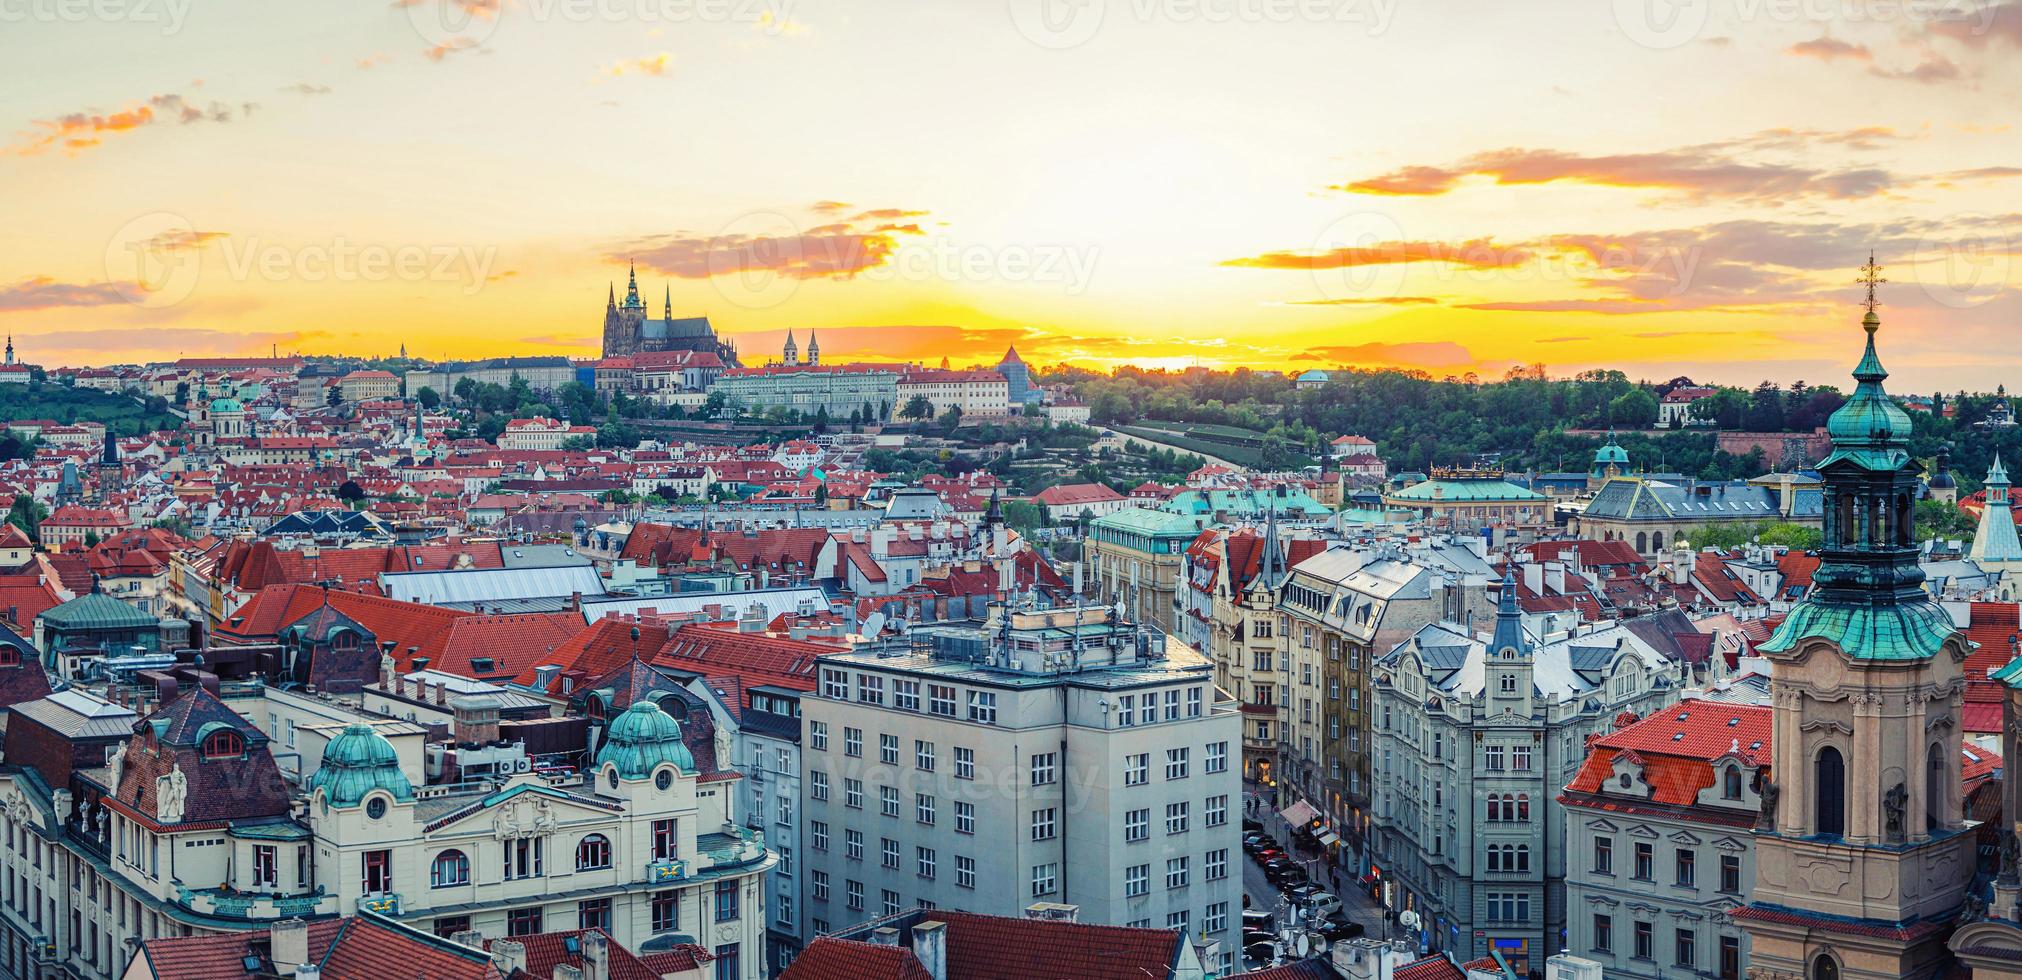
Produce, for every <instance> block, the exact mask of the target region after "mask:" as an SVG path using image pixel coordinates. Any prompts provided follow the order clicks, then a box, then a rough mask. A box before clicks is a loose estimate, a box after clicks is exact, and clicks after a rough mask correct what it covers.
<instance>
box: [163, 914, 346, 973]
mask: <svg viewBox="0 0 2022 980" xmlns="http://www.w3.org/2000/svg"><path fill="white" fill-rule="evenodd" d="M343 924H344V922H343V920H341V919H322V920H319V921H315V922H311V923H309V959H310V960H312V961H314V960H319V959H322V958H323V954H324V953H325V952H326V951H328V950H329V948H330V939H331V937H333V936H335V935H336V934H337V930H338V927H340V926H342V925H343ZM265 938H266V934H265V933H259V932H252V933H247V932H228V933H208V934H204V935H198V936H182V937H174V938H171V937H163V938H159V939H150V940H147V941H146V942H144V943H141V953H140V959H141V961H142V962H143V963H145V964H147V968H148V970H149V971H151V973H152V975H153V976H155V977H158V978H160V980H246V976H247V974H246V967H245V963H244V960H245V957H246V956H247V954H248V953H250V952H253V951H254V949H255V947H254V945H253V944H254V942H255V940H264V939H265Z"/></svg>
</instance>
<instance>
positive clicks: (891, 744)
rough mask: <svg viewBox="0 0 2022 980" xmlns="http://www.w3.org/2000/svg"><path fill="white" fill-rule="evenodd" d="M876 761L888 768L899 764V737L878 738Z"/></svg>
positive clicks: (885, 736) (881, 736) (882, 736)
mask: <svg viewBox="0 0 2022 980" xmlns="http://www.w3.org/2000/svg"><path fill="white" fill-rule="evenodd" d="M878 761H879V762H882V763H884V764H885V765H888V766H896V765H898V764H899V737H898V736H897V735H880V736H878Z"/></svg>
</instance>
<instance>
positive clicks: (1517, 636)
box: [1488, 556, 1531, 657]
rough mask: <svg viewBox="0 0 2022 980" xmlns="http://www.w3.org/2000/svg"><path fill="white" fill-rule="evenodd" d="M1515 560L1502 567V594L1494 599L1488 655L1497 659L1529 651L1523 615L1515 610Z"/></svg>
mask: <svg viewBox="0 0 2022 980" xmlns="http://www.w3.org/2000/svg"><path fill="white" fill-rule="evenodd" d="M1516 593H1517V587H1516V558H1515V557H1514V556H1512V557H1511V558H1510V559H1509V560H1508V561H1506V562H1505V563H1504V564H1503V567H1502V594H1501V595H1499V596H1497V597H1496V603H1495V632H1494V633H1493V634H1491V635H1490V637H1489V641H1488V649H1489V653H1491V654H1493V655H1494V656H1497V657H1505V656H1511V655H1516V656H1524V655H1528V654H1529V653H1530V651H1531V641H1530V637H1528V636H1525V635H1524V620H1523V613H1522V612H1520V611H1519V610H1518V609H1517V601H1516Z"/></svg>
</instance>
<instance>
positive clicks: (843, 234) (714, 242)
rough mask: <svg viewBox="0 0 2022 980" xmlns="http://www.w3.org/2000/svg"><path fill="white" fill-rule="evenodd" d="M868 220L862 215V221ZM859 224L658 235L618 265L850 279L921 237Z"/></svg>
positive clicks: (626, 251)
mask: <svg viewBox="0 0 2022 980" xmlns="http://www.w3.org/2000/svg"><path fill="white" fill-rule="evenodd" d="M884 213H895V214H925V213H926V212H924V211H898V210H897V209H886V210H884V211H867V212H865V215H871V214H884ZM863 216H864V215H859V216H858V217H859V218H861V217H863ZM856 221H857V219H851V220H850V221H840V222H832V223H829V224H825V225H818V226H816V227H813V228H809V229H805V230H795V231H792V232H790V233H784V234H744V233H732V234H721V235H657V236H650V237H647V238H643V239H640V240H638V241H635V242H632V243H630V244H628V245H626V246H624V247H622V248H619V249H616V250H614V251H613V252H612V253H611V255H610V258H611V260H612V261H614V262H622V261H628V260H631V259H636V260H638V262H639V263H640V264H641V265H644V266H646V267H647V268H649V269H654V270H657V271H659V272H662V273H665V274H667V275H671V276H675V277H677V278H681V279H707V278H709V277H711V276H725V275H737V274H741V273H750V272H772V273H776V274H778V275H780V276H783V277H785V278H787V279H849V278H851V277H853V276H855V275H856V274H857V273H860V272H863V271H864V270H866V269H874V268H877V267H879V266H882V265H884V264H885V263H886V262H887V261H889V260H890V258H891V256H892V253H893V252H894V251H896V250H897V249H898V246H899V238H900V236H903V235H919V234H922V232H921V231H920V229H919V226H917V225H911V224H906V225H891V224H881V225H877V226H874V227H870V228H864V227H860V226H859V225H858V224H857V223H856Z"/></svg>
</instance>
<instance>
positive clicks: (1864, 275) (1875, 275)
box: [1854, 252, 1888, 313]
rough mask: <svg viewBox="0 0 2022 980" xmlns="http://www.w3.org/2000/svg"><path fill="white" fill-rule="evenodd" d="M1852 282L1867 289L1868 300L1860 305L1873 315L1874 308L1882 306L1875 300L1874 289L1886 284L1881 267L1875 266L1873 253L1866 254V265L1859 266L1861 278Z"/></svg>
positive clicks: (1880, 302)
mask: <svg viewBox="0 0 2022 980" xmlns="http://www.w3.org/2000/svg"><path fill="white" fill-rule="evenodd" d="M1854 282H1857V283H1860V284H1861V285H1863V286H1866V287H1868V298H1867V299H1866V300H1864V301H1862V303H1861V305H1862V306H1865V307H1867V308H1868V312H1869V313H1873V312H1874V311H1875V307H1877V306H1880V305H1882V301H1881V300H1878V299H1876V298H1875V287H1876V286H1879V285H1881V284H1882V283H1885V282H1888V280H1887V279H1883V278H1882V267H1881V266H1879V265H1876V264H1875V253H1873V252H1869V253H1868V264H1866V265H1864V266H1861V276H1860V278H1859V279H1855V280H1854Z"/></svg>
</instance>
